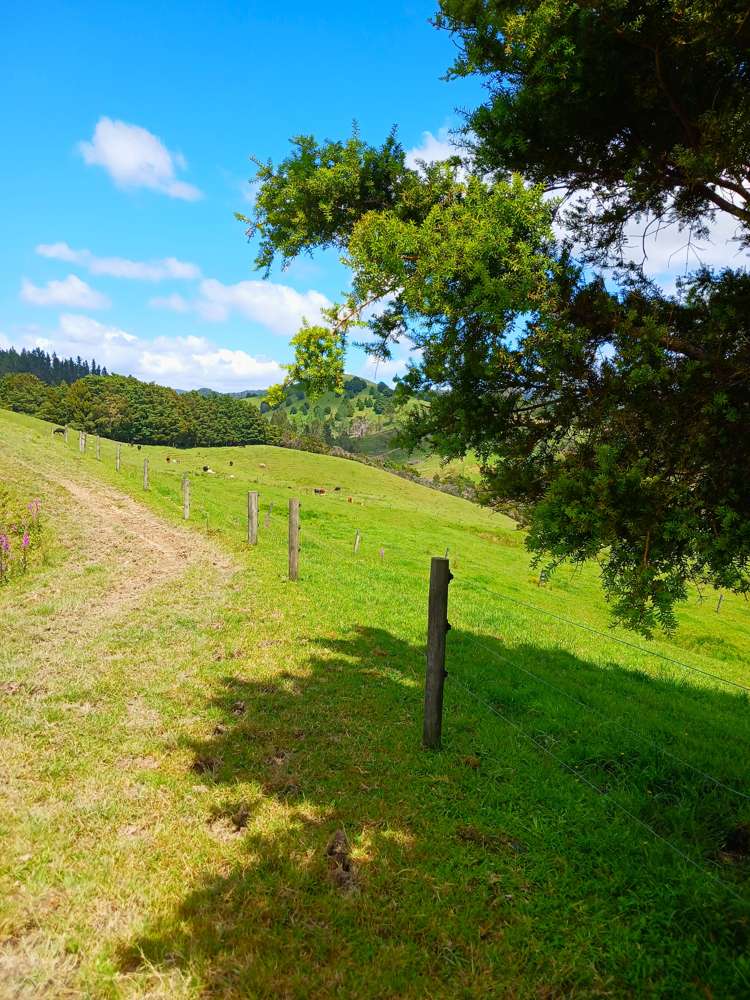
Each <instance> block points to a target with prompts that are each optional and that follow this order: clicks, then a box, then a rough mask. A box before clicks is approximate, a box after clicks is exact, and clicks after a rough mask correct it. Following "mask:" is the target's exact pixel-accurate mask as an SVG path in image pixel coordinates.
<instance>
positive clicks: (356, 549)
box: [354, 528, 362, 556]
mask: <svg viewBox="0 0 750 1000" xmlns="http://www.w3.org/2000/svg"><path fill="white" fill-rule="evenodd" d="M361 537H362V536H361V535H360V533H359V528H357V530H356V532H355V534H354V555H355V556H356V554H357V553H358V552H359V540H360V538H361Z"/></svg>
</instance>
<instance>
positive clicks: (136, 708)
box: [0, 412, 750, 1000]
mask: <svg viewBox="0 0 750 1000" xmlns="http://www.w3.org/2000/svg"><path fill="white" fill-rule="evenodd" d="M0 440H1V441H2V447H1V448H0V475H2V476H3V478H4V479H11V480H13V482H14V489H15V490H17V491H20V492H19V495H20V493H22V492H23V490H25V489H26V490H33V491H35V493H36V494H38V495H40V496H42V498H43V500H44V501H45V512H47V515H46V516H48V518H49V519H50V520H51V522H52V523H51V525H50V531H55V532H56V534H57V538H58V548H57V550H56V554H55V556H54V558H51V559H50V560H49V561H48V564H47V565H45V566H43V567H41V568H39V569H38V570H37V571H36V572H35V573H34V574H29V575H27V576H26V577H24V578H23V579H19V580H17V581H16V582H14V583H13V584H12V585H11V586H8V587H6V588H3V590H2V591H0V613H1V614H2V615H3V619H2V620H3V623H4V627H3V636H4V638H3V645H2V652H1V653H0V669H1V670H2V676H1V677H0V682H5V687H4V688H2V689H1V690H3V691H5V692H6V693H5V694H3V696H2V709H3V714H2V733H1V736H2V743H1V744H0V746H1V747H2V751H3V753H2V760H3V768H4V770H5V771H6V772H7V773H6V774H5V776H4V782H3V785H2V787H3V790H4V795H5V797H6V799H7V801H6V803H5V806H4V809H3V813H2V819H1V820H0V824H1V825H2V829H1V830H0V833H2V835H3V840H4V843H5V845H6V849H5V850H4V852H3V857H2V859H1V861H0V864H1V865H2V883H1V884H0V889H1V890H4V891H3V892H2V896H3V899H4V902H3V903H2V914H3V923H2V927H3V934H4V941H5V948H6V950H7V954H9V955H11V956H12V960H11V959H9V960H8V963H6V966H5V968H6V970H7V969H9V970H10V976H11V978H12V977H13V976H15V979H16V982H19V981H22V982H23V984H24V986H25V988H26V989H27V992H28V994H29V995H36V994H35V993H34V992H33V991H34V990H36V991H37V994H38V995H52V996H55V995H61V996H62V995H65V996H68V995H73V996H86V997H89V996H92V997H100V996H101V997H110V996H111V997H121V996H123V997H125V996H128V997H130V996H138V997H141V996H149V997H152V996H165V997H166V996H169V997H193V998H198V997H237V998H239V997H270V996H274V997H294V998H297V997H299V998H303V997H346V998H348V997H358V998H360V997H362V998H370V997H372V998H374V997H379V998H380V997H399V998H401V997H405V998H411V997H414V998H416V997H431V998H432V997H445V998H449V997H451V998H452V997H467V998H468V997H487V996H493V997H509V998H510V997H513V998H526V997H528V998H532V997H533V998H552V997H576V998H578V997H591V998H594V997H604V996H606V997H632V996H639V997H640V996H644V997H646V996H648V997H670V998H671V997H673V998H689V997H701V998H705V997H712V998H714V1000H718V998H727V1000H729V998H736V997H739V996H744V995H748V994H749V993H750V960H749V959H748V952H747V944H748V916H749V915H750V907H749V906H748V904H747V902H742V901H740V900H738V899H737V898H736V896H735V895H734V894H738V895H740V896H741V897H743V898H744V900H747V899H748V897H749V896H750V877H749V876H750V870H749V865H748V860H747V858H744V859H743V858H733V857H731V856H729V855H728V854H727V852H725V851H722V847H723V845H724V844H725V840H726V837H727V835H728V834H730V832H731V831H733V830H736V829H737V828H738V827H739V826H740V825H741V824H743V823H748V821H750V808H748V807H750V801H748V800H747V799H746V798H742V797H741V796H739V795H737V794H734V793H733V792H732V791H730V790H728V789H727V788H724V787H721V786H717V785H716V784H715V783H713V782H712V781H711V780H710V779H709V778H708V777H705V774H710V775H713V776H715V777H716V778H718V779H719V780H720V781H721V782H723V783H724V784H725V785H726V786H729V788H735V789H739V790H741V791H743V792H744V793H745V794H750V789H749V788H748V782H747V770H748V769H747V761H748V759H750V755H749V750H750V715H749V713H748V708H749V707H750V706H749V703H748V698H747V696H746V694H745V693H744V692H742V691H741V690H740V689H738V688H734V687H732V686H730V685H728V684H722V683H721V682H719V681H715V680H713V679H711V678H709V677H707V676H704V675H702V674H698V673H694V672H691V671H688V670H685V669H682V668H681V667H679V666H677V665H676V664H673V663H670V662H667V661H665V660H660V659H657V658H654V657H652V656H651V655H650V652H649V651H652V650H653V651H656V652H660V653H663V654H665V655H668V656H671V657H674V658H676V659H679V660H683V661H685V662H687V663H689V664H691V665H693V666H695V667H697V668H700V669H701V670H703V671H706V672H708V673H711V674H716V675H718V676H720V677H722V678H725V679H726V680H728V681H734V682H736V683H738V684H750V672H749V671H748V668H747V654H748V651H749V650H750V607H748V605H747V604H746V603H745V602H744V601H743V600H741V599H739V598H735V597H731V596H727V597H725V599H724V601H723V603H722V606H721V610H720V612H719V613H718V614H717V613H716V612H715V610H714V608H715V606H716V600H717V597H716V595H714V594H706V595H704V598H705V599H704V601H703V603H700V602H699V600H698V598H697V595H693V596H692V597H691V600H690V602H689V604H688V605H686V606H685V607H684V608H683V609H682V610H681V612H680V622H681V625H680V630H679V632H678V633H677V635H676V636H674V637H673V638H672V639H671V640H669V641H667V640H660V641H654V642H652V643H639V644H640V645H642V646H643V647H644V650H645V651H643V652H641V651H639V650H636V649H632V648H630V647H627V646H623V645H621V644H619V643H618V642H617V641H616V639H617V638H618V637H620V638H625V639H628V640H629V641H632V636H628V635H625V634H623V633H620V632H611V631H608V619H607V612H606V608H605V606H604V604H603V602H602V598H601V594H600V591H599V586H598V581H597V576H596V572H595V570H594V569H593V568H585V569H584V570H583V571H582V572H579V573H575V574H574V573H573V572H562V573H560V574H559V575H558V576H557V577H556V578H555V579H554V580H553V581H552V582H551V583H550V584H548V585H546V586H545V587H539V586H537V576H536V574H535V573H534V572H533V571H532V570H531V569H530V568H529V560H528V556H527V554H526V552H525V550H524V547H523V536H522V534H521V533H520V532H518V531H517V530H516V529H515V527H514V525H513V523H512V522H510V521H509V520H507V519H505V518H503V517H501V516H499V515H494V514H492V513H490V512H488V511H486V510H483V509H480V508H478V507H476V506H473V505H471V504H469V503H467V502H465V501H463V500H460V499H457V498H455V497H451V496H447V495H444V494H441V493H437V492H435V491H431V490H428V489H424V488H421V487H419V486H416V485H415V484H412V483H410V482H408V481H405V480H402V479H399V478H396V477H393V476H390V475H388V474H387V473H383V472H380V471H378V470H375V469H371V468H368V467H365V466H362V465H359V464H357V463H353V462H351V463H350V462H346V461H344V460H340V459H335V458H331V457H328V456H316V455H310V454H306V453H299V452H293V451H285V450H282V449H274V448H265V447H257V448H244V449H231V448H226V449H212V450H203V451H201V450H196V451H190V452H176V451H175V450H173V449H162V448H144V449H142V450H141V451H138V450H137V449H135V448H132V447H127V446H123V449H122V455H123V468H122V472H121V473H120V474H119V475H118V474H117V473H115V471H114V458H113V456H114V445H113V444H111V443H110V442H103V444H102V461H101V462H97V461H96V460H95V458H94V456H93V447H90V450H89V454H87V455H86V456H84V457H81V456H79V455H78V453H77V435H76V434H71V435H70V442H69V444H68V446H67V448H66V447H65V445H64V444H63V443H62V441H61V440H59V439H52V436H51V434H50V426H49V425H47V424H44V423H42V422H41V421H37V420H34V419H33V418H29V417H25V416H21V415H16V414H9V413H6V412H2V413H0ZM145 455H147V456H148V458H149V462H150V472H151V489H150V491H149V492H148V493H144V492H143V490H142V488H141V464H142V460H143V457H144V456H145ZM167 455H169V456H170V458H178V459H179V463H178V464H175V463H174V462H172V461H170V462H169V463H167V462H166V457H167ZM21 461H23V463H24V464H23V465H22V464H21ZM230 463H232V464H231V465H230ZM203 465H209V466H210V467H211V469H212V470H213V473H214V474H206V473H203V472H202V471H201V469H202V466H203ZM184 472H188V473H190V475H191V482H192V518H191V525H190V527H191V529H192V531H193V532H194V533H195V539H196V545H197V544H199V543H200V544H201V545H203V544H205V541H206V535H207V536H208V541H209V542H210V543H212V544H214V545H215V546H217V547H218V548H220V549H221V550H222V551H224V552H226V553H228V554H230V555H231V556H232V558H233V559H234V562H235V566H236V568H237V571H236V573H235V574H234V576H231V577H229V578H227V577H226V575H225V576H222V575H221V574H220V573H219V572H218V571H217V570H216V569H215V567H213V566H212V565H208V564H207V565H205V566H201V567H196V568H193V569H191V570H188V571H187V573H186V574H185V576H184V577H183V578H182V579H181V580H180V581H179V583H178V584H174V583H173V584H169V585H164V586H163V587H161V588H157V590H155V591H152V592H151V593H150V594H149V596H148V599H147V600H144V601H143V602H142V604H140V605H138V606H136V607H134V608H131V609H129V610H128V612H127V614H122V615H119V616H117V615H115V616H112V617H111V618H106V619H105V620H103V621H101V620H99V621H97V623H96V627H94V626H93V625H89V624H88V623H87V618H86V615H87V608H90V607H93V606H95V604H96V601H97V600H98V599H100V598H101V595H102V593H105V592H106V590H107V586H108V581H109V580H110V574H112V573H113V572H114V568H113V566H112V560H111V559H110V560H108V559H107V553H106V552H99V555H98V556H97V555H96V553H97V551H98V550H97V544H96V539H92V538H91V537H89V535H88V534H87V527H86V524H85V523H81V520H80V518H79V519H77V518H76V513H75V509H74V508H72V507H71V505H70V503H69V502H68V501H66V500H65V497H64V495H63V493H62V492H61V491H59V490H58V489H57V488H56V487H55V485H54V479H55V478H56V477H58V476H60V475H66V476H68V477H69V478H74V477H89V478H92V479H95V480H98V481H101V482H106V483H108V484H113V483H116V484H117V485H118V486H119V487H120V488H121V489H122V490H123V491H125V492H127V493H130V494H131V495H132V496H134V497H137V498H138V499H139V500H141V501H142V502H143V503H144V504H146V505H147V506H148V507H149V508H151V509H152V510H153V511H155V512H156V513H158V514H159V515H160V516H161V517H163V518H164V520H165V522H173V523H174V524H177V523H179V522H180V517H181V501H180V489H179V484H180V478H181V476H182V474H183V473H184ZM43 474H46V475H47V476H51V477H52V480H53V482H49V481H48V480H46V479H44V478H43ZM336 486H340V487H341V489H340V491H338V492H336V491H334V487H336ZM314 487H323V488H325V489H326V493H325V495H323V496H316V495H315V494H314V493H313V488H314ZM249 489H257V490H259V492H260V497H261V531H260V542H259V545H258V546H257V547H256V548H255V549H253V550H250V549H249V548H248V546H247V545H246V544H245V541H244V539H245V521H244V515H245V509H246V507H245V497H246V492H247V490H249ZM294 496H296V497H299V498H300V499H301V501H302V525H303V527H302V551H301V576H300V580H299V582H298V583H297V584H292V583H289V582H288V581H287V580H286V579H285V575H286V572H285V571H286V516H285V514H286V505H287V503H288V499H289V497H294ZM350 497H351V502H349V498H350ZM271 502H272V503H273V514H272V517H271V524H270V527H269V528H267V529H266V528H265V527H264V523H263V520H264V517H265V514H266V512H267V510H268V507H269V504H270V503H271ZM356 529H359V530H360V531H361V533H362V536H363V537H362V545H361V548H360V552H359V554H358V556H356V557H355V556H354V554H353V552H352V543H353V539H354V533H355V530H356ZM381 547H382V548H383V549H384V557H383V559H382V561H381V559H380V555H379V550H380V548H381ZM446 548H448V549H449V552H450V557H451V562H452V569H453V572H454V574H455V579H454V581H453V583H452V585H451V594H450V610H449V617H450V620H451V623H452V625H453V628H452V631H451V632H450V633H449V635H448V656H447V669H448V678H447V681H446V696H445V697H446V700H445V713H444V748H443V750H442V751H441V752H438V753H436V752H427V751H424V750H422V749H421V747H420V734H421V699H422V678H423V670H424V635H425V612H426V603H427V580H428V572H429V560H430V557H431V556H432V555H442V554H443V553H444V552H445V550H446ZM82 553H83V554H84V555H82ZM84 556H85V557H84ZM133 557H134V561H133V567H132V570H130V572H132V573H135V574H137V573H138V553H137V552H134V553H133ZM507 598H514V599H516V600H518V601H523V602H527V603H530V604H533V605H536V606H538V607H539V608H540V609H541V611H540V612H533V611H530V610H528V609H527V608H525V607H522V606H520V605H519V604H516V603H512V602H511V601H510V600H508V599H507ZM40 609H41V610H40ZM545 610H546V611H551V612H553V613H555V614H557V615H561V616H564V617H569V618H571V619H575V620H576V621H578V622H582V623H585V624H587V625H589V626H590V627H592V628H595V629H600V630H603V631H604V632H605V633H606V634H605V635H604V636H600V635H596V634H593V633H592V632H587V631H583V630H581V629H578V628H575V627H573V626H570V625H567V624H565V623H564V622H562V621H559V620H556V619H555V618H552V617H549V616H548V615H546V614H544V613H542V612H543V611H545ZM67 620H75V621H78V622H80V623H82V624H81V628H82V631H79V632H75V634H73V635H72V636H71V638H70V640H67V639H65V637H64V636H63V637H61V638H60V639H59V641H57V640H56V644H55V645H54V647H50V648H53V652H54V655H52V654H48V653H47V652H45V650H46V649H47V647H46V646H45V645H44V642H45V641H46V640H45V639H44V635H45V633H44V629H45V628H46V625H45V623H46V622H48V621H55V622H58V621H67ZM467 689H468V690H467ZM470 692H471V693H470ZM240 702H241V703H243V705H244V708H243V710H242V711H240V710H239V707H238V703H240ZM488 706H489V707H488ZM491 709H494V710H495V712H497V713H500V715H501V716H503V718H501V717H500V716H499V715H498V714H495V712H493V711H492V710H491ZM532 739H533V741H535V742H533V743H532V742H531V740H532ZM546 751H548V752H546ZM665 751H667V752H665ZM550 754H554V758H557V759H554V758H553V757H552V756H550ZM558 761H561V762H563V763H562V764H561V763H559V762H558ZM196 763H197V770H196ZM565 765H567V767H568V768H572V769H574V770H575V771H576V772H578V773H579V774H581V775H582V776H584V777H585V778H586V779H587V780H588V781H589V782H591V783H592V784H593V785H595V786H596V787H597V788H599V789H603V790H604V791H606V793H607V794H602V793H601V792H597V791H596V790H594V789H592V788H591V787H590V786H589V785H586V784H585V783H584V782H582V781H580V780H578V779H577V778H576V776H575V775H574V774H572V773H571V772H570V771H569V770H567V769H566V766H565ZM694 769H695V770H694ZM698 772H704V774H701V773H698ZM623 810H627V812H629V813H631V814H632V816H633V817H635V819H633V818H631V817H630V816H628V815H626V813H625V812H624V811H623ZM238 818H239V819H240V820H241V822H240V823H239V826H240V829H239V830H237V829H236V826H237V825H238V824H236V823H235V820H236V819H238ZM637 820H640V821H642V823H645V824H648V825H649V826H651V827H653V828H654V830H655V831H656V833H657V834H658V835H659V837H661V838H664V840H663V839H659V838H658V837H656V836H654V835H653V834H652V833H651V832H649V831H648V830H646V829H645V828H644V827H643V826H642V825H639V823H638V822H637ZM341 829H343V830H344V831H345V833H346V835H347V837H348V840H349V843H350V845H351V849H352V858H353V861H354V864H355V868H356V871H355V872H354V875H353V877H352V878H348V877H346V878H343V877H339V878H337V877H336V872H335V871H332V867H334V866H333V863H332V861H331V859H330V858H329V857H328V856H327V855H326V847H327V845H328V843H329V841H330V838H331V836H332V834H333V833H334V832H335V831H336V830H341ZM665 840H668V841H669V842H670V843H672V844H673V845H674V846H675V847H677V848H678V849H679V851H680V852H682V853H683V854H684V855H686V856H687V858H688V859H690V860H686V859H685V858H683V857H682V856H680V854H677V853H675V851H674V850H672V849H671V848H670V847H669V846H668V845H667V844H666V843H665ZM691 861H692V863H690V862H691ZM25 955H26V956H29V955H30V956H31V957H32V958H33V961H27V962H25V961H24V956H25ZM13 963H15V964H13ZM2 969H3V964H2V959H0V972H1V971H2ZM6 977H7V973H6ZM1 981H2V980H0V982H1ZM45 991H46V992H45ZM66 991H67V992H66ZM11 995H14V994H12V993H11Z"/></svg>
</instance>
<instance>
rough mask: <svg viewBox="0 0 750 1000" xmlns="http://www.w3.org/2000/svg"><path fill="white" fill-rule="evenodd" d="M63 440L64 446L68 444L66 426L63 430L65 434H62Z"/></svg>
mask: <svg viewBox="0 0 750 1000" xmlns="http://www.w3.org/2000/svg"><path fill="white" fill-rule="evenodd" d="M63 440H64V441H65V444H67V443H68V428H67V426H66V428H65V433H64V434H63Z"/></svg>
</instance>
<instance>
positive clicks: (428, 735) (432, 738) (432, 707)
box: [422, 556, 453, 750]
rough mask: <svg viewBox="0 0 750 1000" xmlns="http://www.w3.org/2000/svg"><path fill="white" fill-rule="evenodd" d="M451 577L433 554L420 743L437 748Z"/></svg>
mask: <svg viewBox="0 0 750 1000" xmlns="http://www.w3.org/2000/svg"><path fill="white" fill-rule="evenodd" d="M452 579H453V574H452V573H451V571H450V566H449V563H448V560H447V559H441V558H440V557H439V556H433V559H432V563H431V565H430V596H429V601H428V606H427V674H426V677H425V686H424V726H423V729H422V743H423V745H424V746H425V747H427V748H428V749H430V750H439V749H440V746H441V736H442V729H443V682H444V681H445V677H446V673H445V636H446V634H447V632H448V629H449V628H450V625H449V624H448V584H449V583H450V582H451V580H452Z"/></svg>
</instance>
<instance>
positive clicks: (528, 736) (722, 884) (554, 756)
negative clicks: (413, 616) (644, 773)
mask: <svg viewBox="0 0 750 1000" xmlns="http://www.w3.org/2000/svg"><path fill="white" fill-rule="evenodd" d="M451 678H452V680H453V681H455V683H456V684H458V686H459V687H461V688H462V689H463V690H464V691H466V693H467V694H468V695H469V696H470V697H471V698H473V699H474V700H475V701H476V702H477V703H478V704H480V705H483V706H484V708H486V709H488V710H489V711H490V712H492V713H493V714H494V715H496V716H497V717H498V718H500V719H502V720H503V722H505V723H507V724H508V725H509V726H511V727H512V728H513V729H515V730H516V731H517V732H518V733H520V734H521V735H522V736H523V737H524V739H527V740H528V741H529V742H530V743H532V744H533V745H534V746H535V747H536V748H537V750H541V751H542V753H545V754H547V756H549V757H551V758H552V760H554V761H556V762H557V763H558V764H559V765H560V766H561V767H563V768H565V770H566V771H569V772H570V773H571V774H572V775H573V776H574V777H576V778H577V779H578V780H579V781H581V782H582V783H583V784H584V785H588V787H589V788H592V789H593V790H594V791H595V792H597V793H598V794H599V795H601V796H603V797H606V798H607V799H608V800H609V801H610V802H611V803H612V805H613V806H615V808H617V809H619V810H620V812H621V813H623V815H625V816H627V817H629V818H630V819H631V820H633V822H635V823H637V824H638V826H640V827H642V828H643V829H644V830H647V831H648V832H649V833H651V834H652V835H653V836H654V837H656V839H657V840H660V841H661V842H662V843H663V844H666V845H667V847H669V848H670V849H671V850H672V851H674V853H675V854H677V855H679V856H680V857H681V858H682V859H683V861H687V863H688V864H689V865H692V867H693V868H695V869H696V871H699V872H700V873H701V874H702V875H703V876H704V877H706V878H709V879H710V880H711V881H712V882H714V883H715V884H716V885H718V886H719V887H720V888H721V889H722V890H723V891H724V892H728V893H729V894H730V896H733V897H734V898H735V899H736V900H738V901H739V902H740V903H746V902H747V900H746V899H745V897H744V896H742V895H740V893H738V892H736V891H735V890H734V889H733V888H732V887H731V886H730V885H728V884H727V883H726V882H724V881H723V880H722V879H720V878H718V876H716V875H714V874H712V873H711V872H710V871H708V870H707V869H706V868H704V867H703V866H702V865H699V864H698V862H697V861H695V859H694V858H691V857H690V855H689V854H686V853H685V852H684V851H683V850H682V849H681V848H679V847H678V846H677V845H676V844H673V843H672V841H671V840H669V839H668V838H667V837H665V836H663V834H661V833H659V831H658V830H655V829H654V828H653V827H652V826H651V825H650V824H649V823H647V822H646V821H645V820H642V819H641V818H640V816H636V814H635V813H634V812H631V811H630V809H628V808H627V807H626V806H624V805H623V804H622V803H621V802H618V801H617V799H615V798H613V797H612V795H611V794H610V793H609V792H608V791H607V789H606V788H601V787H600V786H599V785H597V784H596V783H595V782H593V781H591V780H590V779H589V778H587V777H586V775H585V774H581V772H580V771H578V770H577V769H576V768H575V767H573V765H572V764H568V762H567V761H565V760H563V759H562V757H558V756H557V754H555V753H553V752H552V751H551V750H550V749H549V747H546V746H545V745H544V744H543V743H542V742H541V741H540V740H538V739H536V737H534V736H532V735H531V733H527V732H526V730H525V729H524V728H523V726H521V725H519V723H517V722H514V720H513V719H510V718H508V716H507V715H504V714H503V713H502V712H500V711H499V710H498V709H497V708H495V706H494V705H491V704H490V703H489V702H488V701H485V700H484V698H481V697H480V696H479V695H478V694H477V693H476V691H474V690H472V688H470V687H469V686H468V685H467V684H464V682H463V681H462V680H461V679H460V678H459V677H456V676H455V675H453V674H451Z"/></svg>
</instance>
